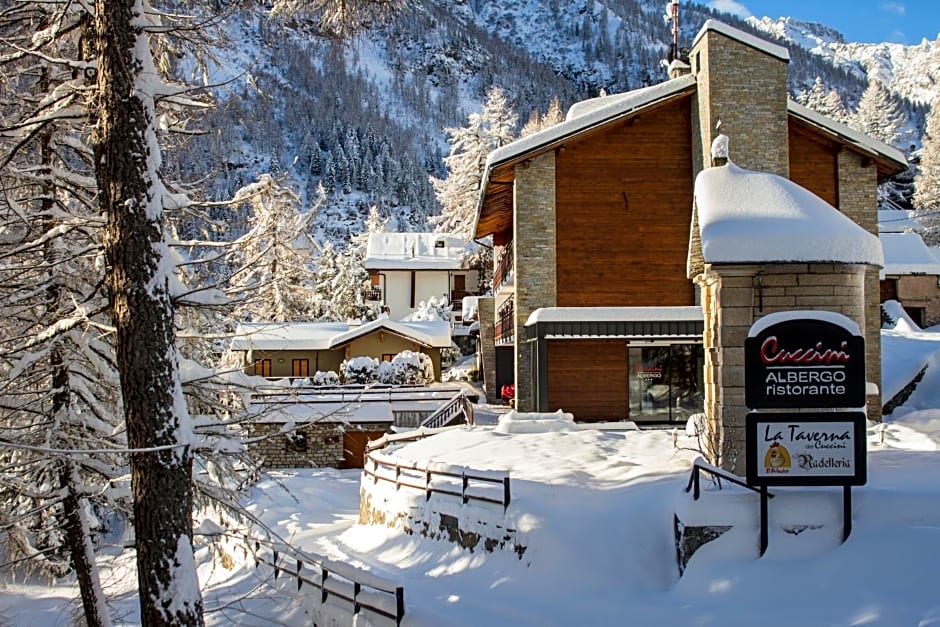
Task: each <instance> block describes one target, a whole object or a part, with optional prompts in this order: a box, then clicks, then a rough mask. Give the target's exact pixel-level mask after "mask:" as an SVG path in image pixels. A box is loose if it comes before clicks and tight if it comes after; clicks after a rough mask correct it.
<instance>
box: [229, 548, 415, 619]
mask: <svg viewBox="0 0 940 627" xmlns="http://www.w3.org/2000/svg"><path fill="white" fill-rule="evenodd" d="M245 548H246V549H247V550H248V551H250V552H251V553H252V555H253V556H254V560H255V568H257V567H259V566H260V565H261V564H265V565H267V566H270V567H272V568H273V569H274V579H275V580H276V579H277V578H278V576H279V575H280V574H281V573H283V574H285V575H288V576H290V577H292V578H294V579H296V580H297V590H298V591H299V590H300V589H301V588H302V587H303V585H304V584H307V585H308V586H311V587H313V588H315V589H317V590H319V591H320V599H319V601H320V604H321V605H323V604H325V603H326V602H327V599H331V598H333V599H340V600H341V601H346V602H347V603H348V604H349V606H348V607H349V609H350V615H351V617H352V618H353V620H352V621H350V622H354V621H355V620H356V619H355V617H356V616H358V615H359V614H361V613H362V612H363V610H365V611H366V613H369V614H377V615H379V616H384V617H386V618H389V619H391V620H393V621H395V625H401V621H402V618H404V616H405V589H404V586H402V585H401V584H400V583H397V582H394V581H391V580H388V579H384V578H382V577H379V576H377V575H375V574H373V573H371V572H369V571H366V570H359V569H357V568H353V567H352V566H349V565H348V564H341V563H339V562H331V561H329V560H326V559H318V558H314V557H312V556H310V555H307V554H306V553H303V552H301V551H298V550H296V549H290V548H289V547H287V546H286V545H280V546H278V545H271V546H265V548H267V549H269V550H270V551H271V557H270V558H268V557H267V556H266V555H262V544H261V542H260V541H257V540H256V541H255V543H254V547H253V548H252V547H251V546H248V545H245ZM288 560H290V561H288ZM294 565H296V569H292V567H293V566H294ZM305 567H306V570H308V571H310V574H309V575H307V574H306V573H305V572H304V570H305Z"/></svg>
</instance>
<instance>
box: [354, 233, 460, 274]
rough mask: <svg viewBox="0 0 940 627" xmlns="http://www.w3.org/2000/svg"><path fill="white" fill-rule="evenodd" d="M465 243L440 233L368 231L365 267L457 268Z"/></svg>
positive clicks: (458, 268)
mask: <svg viewBox="0 0 940 627" xmlns="http://www.w3.org/2000/svg"><path fill="white" fill-rule="evenodd" d="M467 252H468V243H467V242H466V241H464V240H462V239H461V238H459V237H454V236H452V235H446V234H443V233H386V232H382V233H369V241H368V244H367V247H366V258H365V260H364V261H363V265H365V267H366V269H368V270H460V269H463V268H464V263H463V259H464V257H465V256H466V254H467Z"/></svg>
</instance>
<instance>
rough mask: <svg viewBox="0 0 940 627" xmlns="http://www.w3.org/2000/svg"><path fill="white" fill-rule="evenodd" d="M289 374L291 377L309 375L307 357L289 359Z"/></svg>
mask: <svg viewBox="0 0 940 627" xmlns="http://www.w3.org/2000/svg"><path fill="white" fill-rule="evenodd" d="M291 376H292V377H308V376H310V360H309V359H294V360H292V361H291Z"/></svg>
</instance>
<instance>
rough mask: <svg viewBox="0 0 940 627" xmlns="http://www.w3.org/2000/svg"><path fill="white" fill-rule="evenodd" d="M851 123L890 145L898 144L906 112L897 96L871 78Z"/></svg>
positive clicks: (850, 120)
mask: <svg viewBox="0 0 940 627" xmlns="http://www.w3.org/2000/svg"><path fill="white" fill-rule="evenodd" d="M849 125H850V126H851V127H852V128H854V129H855V130H857V131H861V132H862V133H865V134H866V135H868V136H870V137H874V138H875V139H878V140H880V141H882V142H884V143H886V144H888V145H894V144H896V143H897V142H898V141H899V140H900V139H901V135H900V131H901V128H902V126H903V125H904V114H903V112H902V111H901V105H900V103H899V102H898V100H897V98H895V97H894V96H893V95H891V92H889V91H888V90H887V88H885V86H884V85H882V84H881V83H880V82H879V81H877V80H870V81H869V82H868V87H867V88H866V89H865V91H864V93H862V97H861V99H860V100H859V101H858V108H857V109H856V110H855V113H854V114H853V115H852V116H851V117H850V119H849Z"/></svg>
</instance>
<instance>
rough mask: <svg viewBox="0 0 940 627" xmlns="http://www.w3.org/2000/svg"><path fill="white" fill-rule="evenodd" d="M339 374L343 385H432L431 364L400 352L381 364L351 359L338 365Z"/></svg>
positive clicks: (421, 357)
mask: <svg viewBox="0 0 940 627" xmlns="http://www.w3.org/2000/svg"><path fill="white" fill-rule="evenodd" d="M340 373H341V375H342V378H343V382H344V383H361V384H369V383H375V382H379V383H384V384H386V385H427V384H428V383H433V382H434V362H433V361H432V360H431V358H430V357H429V356H428V355H425V354H424V353H416V352H413V351H402V352H400V353H398V354H397V355H395V357H394V358H393V359H392V361H383V362H381V363H380V362H379V361H378V360H377V359H373V358H372V357H351V358H350V359H347V360H346V361H344V362H343V363H342V364H341V365H340ZM318 374H319V373H318Z"/></svg>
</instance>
